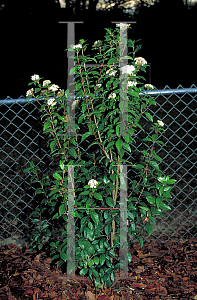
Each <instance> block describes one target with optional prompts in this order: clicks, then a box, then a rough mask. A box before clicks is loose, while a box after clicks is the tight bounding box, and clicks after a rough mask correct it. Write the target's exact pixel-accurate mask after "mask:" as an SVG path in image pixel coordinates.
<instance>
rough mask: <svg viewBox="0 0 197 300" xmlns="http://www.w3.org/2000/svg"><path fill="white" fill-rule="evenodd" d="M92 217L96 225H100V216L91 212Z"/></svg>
mask: <svg viewBox="0 0 197 300" xmlns="http://www.w3.org/2000/svg"><path fill="white" fill-rule="evenodd" d="M90 217H91V218H92V220H93V221H94V223H95V224H96V225H98V224H99V215H98V214H97V213H96V212H95V211H90Z"/></svg>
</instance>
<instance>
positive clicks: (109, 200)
mask: <svg viewBox="0 0 197 300" xmlns="http://www.w3.org/2000/svg"><path fill="white" fill-rule="evenodd" d="M106 203H107V205H109V206H110V207H113V208H114V206H115V204H114V201H113V199H112V198H111V197H107V199H106Z"/></svg>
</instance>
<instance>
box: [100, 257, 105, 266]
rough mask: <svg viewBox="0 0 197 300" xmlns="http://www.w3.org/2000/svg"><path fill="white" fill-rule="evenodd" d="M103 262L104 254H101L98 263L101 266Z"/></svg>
mask: <svg viewBox="0 0 197 300" xmlns="http://www.w3.org/2000/svg"><path fill="white" fill-rule="evenodd" d="M104 262H105V254H101V256H100V264H101V266H102V265H103V264H104Z"/></svg>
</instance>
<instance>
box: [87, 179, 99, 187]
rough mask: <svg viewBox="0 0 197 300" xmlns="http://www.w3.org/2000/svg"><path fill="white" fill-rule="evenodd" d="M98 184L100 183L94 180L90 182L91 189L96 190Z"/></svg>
mask: <svg viewBox="0 0 197 300" xmlns="http://www.w3.org/2000/svg"><path fill="white" fill-rule="evenodd" d="M97 184H98V181H96V180H94V179H91V180H90V181H89V182H88V185H90V187H91V188H94V189H95V188H96V186H97Z"/></svg>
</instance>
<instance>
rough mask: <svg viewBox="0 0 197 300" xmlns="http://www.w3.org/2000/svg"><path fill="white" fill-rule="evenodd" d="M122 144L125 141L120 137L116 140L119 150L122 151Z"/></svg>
mask: <svg viewBox="0 0 197 300" xmlns="http://www.w3.org/2000/svg"><path fill="white" fill-rule="evenodd" d="M122 144H123V141H122V140H120V139H118V140H117V141H116V148H117V149H118V151H120V149H121V148H122Z"/></svg>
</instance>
